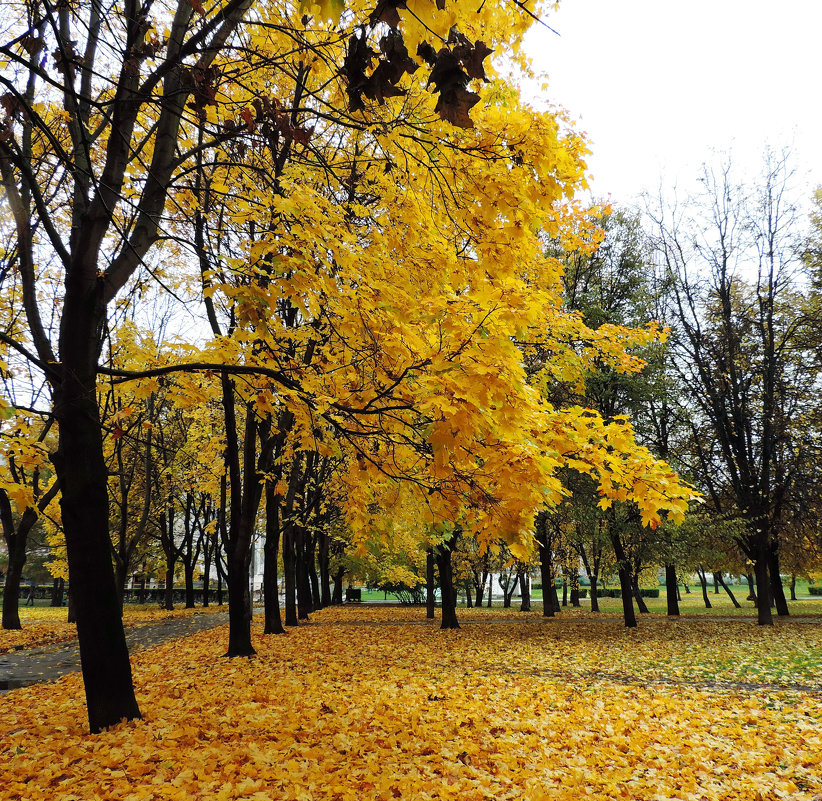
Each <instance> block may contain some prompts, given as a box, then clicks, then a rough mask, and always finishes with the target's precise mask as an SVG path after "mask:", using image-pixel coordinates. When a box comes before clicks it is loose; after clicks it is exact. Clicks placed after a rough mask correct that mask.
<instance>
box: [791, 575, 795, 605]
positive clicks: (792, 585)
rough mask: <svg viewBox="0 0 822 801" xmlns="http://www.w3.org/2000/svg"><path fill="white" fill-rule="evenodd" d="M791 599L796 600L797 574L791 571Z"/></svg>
mask: <svg viewBox="0 0 822 801" xmlns="http://www.w3.org/2000/svg"><path fill="white" fill-rule="evenodd" d="M791 600H792V601H795V600H796V574H794V573H791Z"/></svg>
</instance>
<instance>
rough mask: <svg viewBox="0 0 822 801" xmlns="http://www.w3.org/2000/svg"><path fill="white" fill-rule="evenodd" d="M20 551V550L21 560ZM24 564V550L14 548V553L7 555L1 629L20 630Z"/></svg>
mask: <svg viewBox="0 0 822 801" xmlns="http://www.w3.org/2000/svg"><path fill="white" fill-rule="evenodd" d="M20 550H22V558H21V554H20ZM25 564H26V551H25V549H18V548H15V549H14V551H12V553H10V554H9V564H8V568H7V569H6V587H5V589H4V590H3V628H4V629H8V630H9V631H16V630H18V629H20V628H21V626H20V581H21V579H22V575H23V566H24V565H25Z"/></svg>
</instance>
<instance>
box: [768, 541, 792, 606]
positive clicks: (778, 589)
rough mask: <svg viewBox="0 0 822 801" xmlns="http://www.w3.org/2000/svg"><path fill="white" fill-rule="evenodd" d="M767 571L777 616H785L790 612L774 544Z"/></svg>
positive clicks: (777, 552)
mask: <svg viewBox="0 0 822 801" xmlns="http://www.w3.org/2000/svg"><path fill="white" fill-rule="evenodd" d="M768 572H769V573H770V577H771V582H770V584H771V594H772V596H773V599H774V602H775V603H776V614H777V615H779V617H787V616H788V615H790V612H789V610H788V601H787V600H786V598H785V588H784V587H783V586H782V576H781V575H780V572H779V551H778V550H777V548H776V547H775V546H772V547H771V554H770V559H769V560H768Z"/></svg>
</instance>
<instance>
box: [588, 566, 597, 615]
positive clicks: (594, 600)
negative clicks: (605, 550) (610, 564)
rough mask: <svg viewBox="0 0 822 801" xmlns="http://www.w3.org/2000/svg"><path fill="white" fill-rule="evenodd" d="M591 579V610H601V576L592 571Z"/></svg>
mask: <svg viewBox="0 0 822 801" xmlns="http://www.w3.org/2000/svg"><path fill="white" fill-rule="evenodd" d="M590 580H591V611H592V612H599V576H598V575H597V574H596V573H592V574H591V576H590Z"/></svg>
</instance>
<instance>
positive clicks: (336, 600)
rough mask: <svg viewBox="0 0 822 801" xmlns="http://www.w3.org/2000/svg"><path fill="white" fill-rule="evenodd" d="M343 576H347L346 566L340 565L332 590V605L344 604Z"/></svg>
mask: <svg viewBox="0 0 822 801" xmlns="http://www.w3.org/2000/svg"><path fill="white" fill-rule="evenodd" d="M343 576H345V568H344V567H338V568H337V572H336V573H335V574H334V589H333V590H332V592H331V604H332V606H342V602H343Z"/></svg>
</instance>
